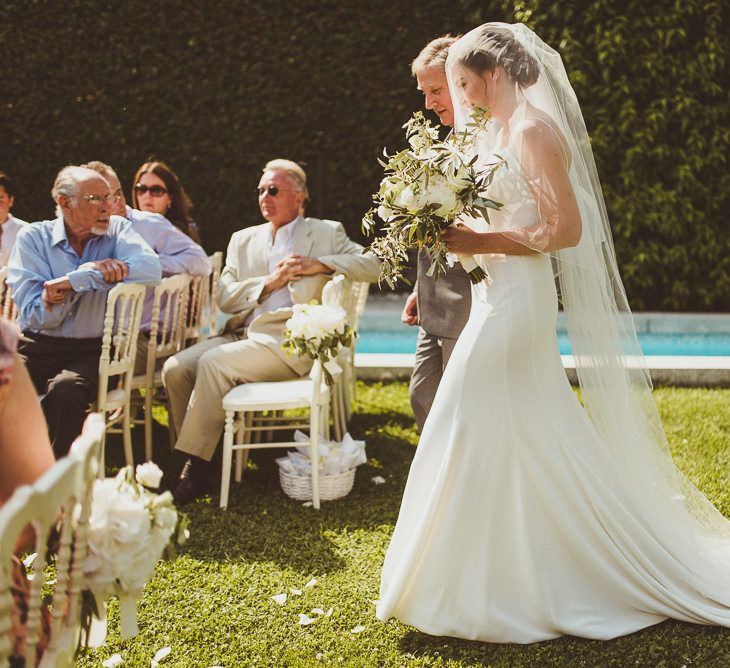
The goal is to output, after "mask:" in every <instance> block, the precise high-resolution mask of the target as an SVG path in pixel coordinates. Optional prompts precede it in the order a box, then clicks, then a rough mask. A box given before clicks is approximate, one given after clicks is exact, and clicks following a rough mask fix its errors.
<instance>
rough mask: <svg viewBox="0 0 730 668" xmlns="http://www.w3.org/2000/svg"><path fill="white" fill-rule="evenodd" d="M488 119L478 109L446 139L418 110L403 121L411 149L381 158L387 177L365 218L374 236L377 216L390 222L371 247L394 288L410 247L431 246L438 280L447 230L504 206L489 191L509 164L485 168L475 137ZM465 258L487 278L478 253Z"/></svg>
mask: <svg viewBox="0 0 730 668" xmlns="http://www.w3.org/2000/svg"><path fill="white" fill-rule="evenodd" d="M488 122H489V116H488V114H487V113H486V112H485V111H484V110H483V109H478V108H475V109H474V111H473V112H472V119H471V121H470V123H469V124H467V126H466V128H464V130H463V131H461V132H458V133H452V134H451V135H450V136H449V137H447V138H446V139H445V140H443V141H440V140H439V138H438V126H432V125H431V122H430V121H429V120H428V119H426V118H425V117H424V116H423V114H422V113H421V112H420V111H419V112H416V113H415V114H414V115H413V117H412V118H411V119H410V120H409V121H408V123H406V124H405V125H404V126H403V127H404V128H405V129H406V138H407V140H408V144H409V148H407V149H404V150H402V151H400V152H399V153H396V154H395V155H392V156H389V155H388V154H387V153H385V152H384V155H385V157H386V158H387V159H388V161H387V162H383V161H382V160H379V162H380V164H381V165H382V166H383V167H384V168H385V177H384V178H383V180H382V181H381V182H380V190H379V191H378V192H377V193H376V194H375V195H373V204H374V206H373V208H372V209H370V210H369V211H368V212H367V213H366V214H365V216H364V217H363V220H362V227H363V231H364V232H365V234H368V235H370V234H373V233H374V231H375V230H376V228H377V227H378V223H377V220H376V216H377V218H379V219H380V220H382V221H383V223H384V225H383V229H384V230H385V235H384V236H381V237H378V238H376V239H374V240H373V242H372V244H371V245H370V250H372V251H373V252H374V253H375V254H376V255H377V256H378V257H379V258H380V260H381V262H382V266H381V274H380V278H381V280H384V281H385V282H386V283H387V284H388V285H389V286H390V287H391V289H392V288H394V287H395V282H396V280H398V279H399V278H403V273H402V272H403V268H404V265H405V263H406V262H407V261H408V252H407V251H408V250H409V249H413V248H417V249H418V250H421V249H423V248H425V249H426V250H427V252H428V254H429V258H430V260H431V267H430V268H429V270H428V275H429V276H433V277H434V278H435V279H438V278H440V277H441V276H443V275H444V273H445V272H446V268H447V265H448V264H449V253H448V250H447V248H446V245H445V244H444V243H443V241H442V240H441V232H442V231H443V230H445V229H446V228H447V227H449V226H450V225H453V224H454V223H455V221H456V220H457V218H458V217H459V216H461V215H467V216H483V217H485V218H487V219H488V209H499V208H500V207H501V206H502V205H501V204H500V203H499V202H495V201H494V200H492V199H490V198H489V197H488V196H487V194H486V191H487V188H488V187H489V186H490V184H491V182H492V178H493V176H494V173H495V172H496V171H497V169H498V168H499V167H501V166H502V164H503V163H502V162H501V161H500V162H495V163H493V164H490V165H487V167H486V168H485V169H483V170H481V171H479V170H477V169H476V168H475V166H474V164H475V162H476V160H477V154H476V143H475V140H476V138H477V135H478V133H479V132H480V130H483V129H484V127H485V126H486V124H487V123H488ZM459 260H460V262H461V264H462V266H463V267H464V269H465V270H466V271H467V273H468V274H469V278H470V279H471V282H472V283H478V282H479V281H482V280H484V279H486V277H487V275H486V273H485V272H484V270H483V269H482V268H481V267H480V266H479V265H477V263H476V262H475V260H474V258H473V257H471V256H464V255H462V256H460V257H459Z"/></svg>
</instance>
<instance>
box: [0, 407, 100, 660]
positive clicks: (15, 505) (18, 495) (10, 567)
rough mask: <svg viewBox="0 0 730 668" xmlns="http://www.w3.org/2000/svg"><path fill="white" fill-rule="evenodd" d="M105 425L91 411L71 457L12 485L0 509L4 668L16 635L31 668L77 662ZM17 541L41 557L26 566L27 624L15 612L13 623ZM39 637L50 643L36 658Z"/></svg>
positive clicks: (0, 623)
mask: <svg viewBox="0 0 730 668" xmlns="http://www.w3.org/2000/svg"><path fill="white" fill-rule="evenodd" d="M104 429H105V426H104V419H103V418H102V416H101V415H99V414H92V415H90V416H89V417H88V418H87V420H86V424H85V426H84V432H83V434H82V435H81V436H79V438H78V439H76V442H75V443H74V444H73V446H72V448H71V452H70V453H69V456H68V457H64V458H63V459H61V460H59V461H57V462H56V463H55V464H54V465H53V466H52V467H51V468H50V469H49V470H48V471H46V473H44V474H43V475H42V476H41V477H40V478H39V479H38V480H37V481H36V482H35V483H34V484H33V485H26V486H23V487H20V488H18V489H17V490H15V492H14V494H13V495H12V496H11V497H10V499H9V500H8V501H7V502H6V503H5V505H3V506H2V508H0V668H5V667H6V666H9V665H10V657H11V655H12V654H13V646H14V644H15V639H16V637H22V638H24V640H23V642H20V643H18V645H19V648H18V649H20V651H21V655H22V657H23V658H24V660H25V663H24V665H25V666H26V668H32V667H33V666H36V665H40V666H41V667H42V668H43V667H44V666H55V667H62V666H73V665H74V652H75V649H76V647H77V645H78V639H79V631H80V606H81V594H82V589H83V587H82V585H83V570H82V569H83V563H84V559H85V557H86V551H87V533H88V522H89V516H90V512H91V499H92V490H93V483H94V480H95V479H96V477H97V470H98V466H99V458H100V456H101V450H102V447H103V446H102V442H103V438H104ZM54 537H55V538H56V539H57V541H58V548H57V552H56V555H55V558H53V559H51V557H49V554H48V545H49V538H54ZM51 542H53V541H51ZM19 546H22V547H21V548H20V549H23V548H25V549H27V551H29V552H34V553H35V554H36V557H35V559H34V560H33V562H32V565H31V566H30V567H29V571H30V573H31V575H32V579H30V578H29V580H30V583H29V587H28V591H27V601H25V602H24V603H25V604H26V605H27V616H26V619H25V622H24V623H22V622H21V621H20V619H19V618H18V615H16V616H15V620H13V591H12V588H13V574H14V570H16V571H17V569H18V562H17V561H15V559H17V557H15V555H16V552H17V551H18V550H19ZM14 557H15V559H14ZM14 562H15V563H14ZM49 563H53V565H54V566H55V573H53V575H54V579H55V582H53V581H49V580H48V579H47V576H48V574H49V573H48V571H47V569H46V566H47V565H48V564H49ZM15 574H16V576H17V577H23V576H21V575H19V574H18V573H17V572H16V573H15ZM48 588H51V589H52V591H53V594H52V599H51V606H50V619H49V615H48V613H47V612H44V603H43V598H44V596H45V594H46V590H47V589H48ZM44 627H45V628H44ZM42 639H44V640H47V642H48V644H47V646H46V647H45V650H44V651H43V653H42V659H41V660H40V663H39V661H38V651H37V650H38V647H39V643H40V642H41V641H42Z"/></svg>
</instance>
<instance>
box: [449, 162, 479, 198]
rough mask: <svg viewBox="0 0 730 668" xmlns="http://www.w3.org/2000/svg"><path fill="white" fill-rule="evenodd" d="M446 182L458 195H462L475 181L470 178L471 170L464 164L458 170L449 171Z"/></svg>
mask: <svg viewBox="0 0 730 668" xmlns="http://www.w3.org/2000/svg"><path fill="white" fill-rule="evenodd" d="M446 180H447V181H448V182H449V185H450V186H451V187H452V188H453V189H454V190H455V191H456V192H457V193H461V192H462V191H463V190H466V189H467V188H470V187H472V185H473V181H472V180H471V179H470V178H469V169H468V167H466V166H465V165H463V164H462V165H460V166H459V168H458V169H456V170H453V169H449V170H447V171H446Z"/></svg>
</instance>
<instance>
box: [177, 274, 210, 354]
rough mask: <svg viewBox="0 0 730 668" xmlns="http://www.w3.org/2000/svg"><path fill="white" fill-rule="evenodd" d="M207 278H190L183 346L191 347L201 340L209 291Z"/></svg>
mask: <svg viewBox="0 0 730 668" xmlns="http://www.w3.org/2000/svg"><path fill="white" fill-rule="evenodd" d="M209 286H210V279H209V277H208V276H191V277H190V289H189V294H188V302H187V304H188V307H187V311H186V313H185V334H184V335H183V346H184V347H187V346H192V345H194V344H196V343H197V342H198V341H200V339H201V338H203V328H204V325H205V309H206V304H207V301H208V290H209V289H210V287H209Z"/></svg>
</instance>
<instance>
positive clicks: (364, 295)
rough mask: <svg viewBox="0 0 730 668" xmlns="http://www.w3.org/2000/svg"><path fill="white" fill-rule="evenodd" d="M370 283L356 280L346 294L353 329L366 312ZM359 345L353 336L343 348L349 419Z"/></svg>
mask: <svg viewBox="0 0 730 668" xmlns="http://www.w3.org/2000/svg"><path fill="white" fill-rule="evenodd" d="M369 290H370V283H367V282H364V281H355V282H353V284H352V287H351V288H350V291H349V293H348V294H347V295H346V296H345V302H344V307H345V310H346V311H347V321H348V323H349V325H350V327H352V329H353V330H354V331H355V332H357V331H358V330H359V327H360V319H361V318H362V314H363V313H365V306H366V304H367V301H368V292H369ZM356 346H357V337H355V338H353V340H352V345H351V346H350V347H349V348H347V349H346V350H343V351H342V353H341V355H340V357H341V360H342V364H341V366H342V369H343V375H344V378H343V382H342V390H343V403H344V411H345V418H346V420H348V421H349V419H350V417H351V415H352V402H353V400H354V399H355V392H356V387H357V373H356V370H355V348H356Z"/></svg>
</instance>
